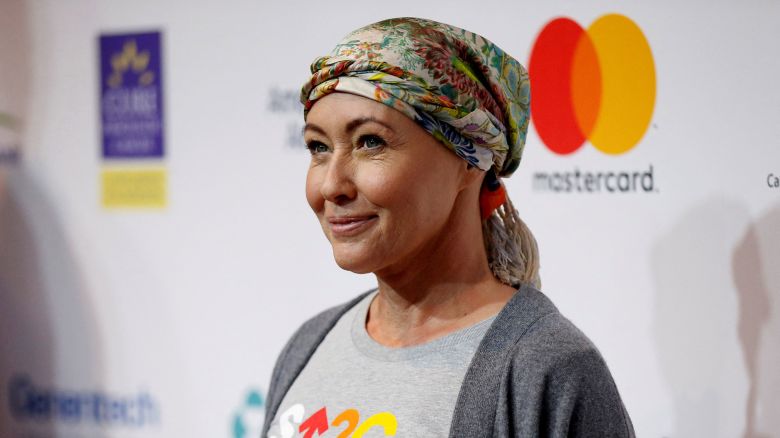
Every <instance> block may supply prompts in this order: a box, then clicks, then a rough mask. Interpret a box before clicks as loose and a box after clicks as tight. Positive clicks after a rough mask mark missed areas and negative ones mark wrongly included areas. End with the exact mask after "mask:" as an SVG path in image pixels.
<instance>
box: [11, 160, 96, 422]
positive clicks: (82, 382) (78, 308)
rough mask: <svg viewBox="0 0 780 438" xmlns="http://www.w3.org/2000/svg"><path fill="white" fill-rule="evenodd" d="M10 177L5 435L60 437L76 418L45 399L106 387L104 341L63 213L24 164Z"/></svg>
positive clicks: (12, 170)
mask: <svg viewBox="0 0 780 438" xmlns="http://www.w3.org/2000/svg"><path fill="white" fill-rule="evenodd" d="M5 173H6V174H5V177H6V178H5V179H6V180H5V187H4V188H2V189H3V191H2V192H0V379H2V380H0V385H1V386H2V388H3V391H2V399H0V436H2V437H15V436H35V437H49V436H57V432H58V430H65V429H67V430H73V428H72V427H73V424H72V422H73V417H71V418H69V419H67V420H65V422H62V418H60V414H58V413H57V409H58V408H57V407H56V406H52V404H51V403H49V404H47V402H46V401H45V400H44V399H42V397H41V396H42V395H44V394H45V393H46V391H50V390H56V391H59V392H61V393H64V392H67V391H69V390H72V389H77V388H83V387H85V386H86V387H92V388H94V387H96V386H97V385H100V384H101V383H102V381H103V373H102V370H103V366H102V363H101V362H102V357H103V354H102V351H101V346H102V345H103V344H102V342H101V339H100V337H99V330H98V327H97V322H96V320H95V313H94V312H95V310H94V309H93V308H92V306H91V303H90V301H89V297H88V296H86V295H85V292H84V285H83V282H82V280H81V276H80V272H81V270H80V269H79V267H78V265H77V264H76V258H75V256H74V254H73V253H72V250H71V247H72V243H71V242H69V241H68V240H67V238H66V236H65V234H64V229H63V227H62V225H61V224H60V223H59V220H58V212H57V211H56V209H54V208H53V206H52V205H51V203H50V202H49V201H48V199H47V198H46V196H45V194H44V193H42V192H41V190H40V189H39V188H38V186H37V184H36V182H35V181H33V180H32V178H30V177H29V175H27V174H26V171H25V169H24V167H23V166H20V167H19V168H16V169H11V170H7V172H5ZM19 382H26V383H28V384H29V385H27V386H20V384H19ZM20 388H22V389H20ZM12 398H13V400H12ZM65 423H70V424H65ZM76 426H78V425H76Z"/></svg>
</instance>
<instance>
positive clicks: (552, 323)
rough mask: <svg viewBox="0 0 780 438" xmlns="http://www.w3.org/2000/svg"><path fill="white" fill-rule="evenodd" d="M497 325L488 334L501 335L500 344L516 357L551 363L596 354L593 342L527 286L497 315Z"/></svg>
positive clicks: (546, 299)
mask: <svg viewBox="0 0 780 438" xmlns="http://www.w3.org/2000/svg"><path fill="white" fill-rule="evenodd" d="M496 325H497V326H499V327H495V329H497V330H491V332H492V333H489V334H488V335H489V336H490V335H492V336H495V337H498V338H504V339H502V341H503V342H502V343H504V344H505V345H504V347H505V348H509V349H511V350H512V353H513V354H512V356H513V358H514V359H515V360H518V359H527V360H533V361H535V362H542V363H548V364H550V365H553V364H560V362H561V361H568V360H570V359H572V358H576V357H581V356H583V355H584V356H588V355H592V354H594V353H595V354H598V350H597V349H596V347H595V345H594V344H593V342H591V340H590V339H589V338H588V337H587V336H586V335H585V334H584V333H583V332H582V331H581V330H580V329H579V328H577V327H576V326H575V325H574V324H573V323H572V322H571V321H570V320H569V319H568V318H566V317H565V316H564V315H562V314H561V313H560V312H559V311H558V308H557V307H556V306H555V305H554V304H553V303H552V301H551V300H550V299H549V298H547V296H546V295H545V294H544V293H542V292H541V291H539V290H538V289H536V288H534V287H533V286H530V285H524V286H522V287H521V288H520V289H519V290H518V292H517V294H515V296H514V297H513V298H512V299H511V300H510V301H509V302H508V303H507V305H506V307H505V308H504V310H502V312H501V313H500V314H499V316H498V318H497V321H496ZM510 344H511V345H510ZM542 363H537V365H541V364H542Z"/></svg>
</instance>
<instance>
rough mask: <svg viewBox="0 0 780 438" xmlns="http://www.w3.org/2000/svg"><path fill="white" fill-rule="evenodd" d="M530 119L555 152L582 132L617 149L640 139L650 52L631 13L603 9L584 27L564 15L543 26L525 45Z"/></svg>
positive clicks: (646, 113)
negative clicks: (531, 42)
mask: <svg viewBox="0 0 780 438" xmlns="http://www.w3.org/2000/svg"><path fill="white" fill-rule="evenodd" d="M528 74H529V76H530V78H531V95H532V96H533V99H531V119H532V120H533V124H534V126H535V128H536V132H537V133H538V134H539V137H540V138H541V140H542V141H543V142H544V144H545V145H546V146H547V147H548V148H549V149H550V150H551V151H553V152H555V153H557V154H561V155H567V154H571V153H572V152H574V151H576V150H578V149H580V148H581V147H582V145H583V144H584V143H585V141H586V140H588V141H590V143H591V144H592V145H593V146H594V147H595V148H596V149H598V150H600V151H602V152H604V153H607V154H613V155H617V154H622V153H624V152H627V151H629V150H631V149H632V148H633V147H634V146H636V144H637V143H638V142H639V140H641V139H642V137H643V136H644V134H645V132H646V131H647V128H648V126H649V125H650V119H651V117H652V115H653V109H654V107H655V93H656V78H655V64H654V62H653V54H652V52H651V51H650V45H649V44H648V42H647V39H646V38H645V36H644V34H643V33H642V31H641V29H639V27H638V26H637V25H636V24H635V23H634V22H633V21H631V19H629V18H627V17H625V16H623V15H619V14H609V15H604V16H602V17H601V18H599V19H597V20H596V21H594V22H593V24H591V25H590V27H588V28H587V29H583V28H582V27H581V26H580V25H579V24H577V23H576V22H575V21H573V20H571V19H569V18H557V19H555V20H552V21H550V22H549V23H547V25H545V26H544V28H543V29H542V31H541V32H540V33H539V36H538V37H537V38H536V41H535V43H534V45H533V48H532V49H531V59H530V60H529V62H528Z"/></svg>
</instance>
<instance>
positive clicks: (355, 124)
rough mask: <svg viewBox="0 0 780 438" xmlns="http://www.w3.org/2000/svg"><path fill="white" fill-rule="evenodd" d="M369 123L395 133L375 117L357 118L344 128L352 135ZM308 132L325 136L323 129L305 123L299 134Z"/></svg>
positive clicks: (390, 127)
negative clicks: (361, 126)
mask: <svg viewBox="0 0 780 438" xmlns="http://www.w3.org/2000/svg"><path fill="white" fill-rule="evenodd" d="M370 122H373V123H377V124H379V125H382V126H384V127H385V128H387V129H389V130H390V131H391V132H395V130H393V127H392V126H390V125H389V124H387V123H385V122H383V121H381V120H379V119H377V118H375V117H371V116H369V117H358V118H357V119H353V120H351V121H349V123H347V125H346V126H345V127H344V128H345V130H346V131H347V133H352V131H354V130H355V129H357V128H358V127H359V126H360V125H363V124H366V123H370ZM309 130H311V131H314V132H317V133H319V134H322V135H326V134H325V130H324V129H322V128H321V127H319V126H318V125H316V124H314V123H309V122H307V123H306V125H304V127H303V130H302V131H301V132H306V131H309Z"/></svg>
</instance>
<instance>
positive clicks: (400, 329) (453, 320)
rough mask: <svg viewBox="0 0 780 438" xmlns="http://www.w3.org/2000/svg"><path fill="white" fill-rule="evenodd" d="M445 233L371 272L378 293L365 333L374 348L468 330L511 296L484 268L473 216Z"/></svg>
mask: <svg viewBox="0 0 780 438" xmlns="http://www.w3.org/2000/svg"><path fill="white" fill-rule="evenodd" d="M456 220H459V221H464V219H463V218H456ZM469 227H471V228H474V227H477V230H476V231H475V230H474V229H470V230H464V228H469ZM445 230H447V231H446V235H445V233H442V234H443V235H442V236H440V238H439V239H438V241H434V242H431V243H430V245H429V246H428V248H423V249H421V250H420V251H419V254H418V255H416V256H415V257H410V258H409V259H408V260H407V262H406V263H405V264H404V266H396V267H394V268H393V269H392V270H390V269H388V270H385V271H383V272H377V273H376V276H377V281H378V283H379V293H378V295H377V298H376V299H375V300H374V301H373V302H372V303H371V306H370V308H369V315H368V319H367V323H366V329H367V330H368V333H369V335H370V336H371V337H372V338H373V339H374V340H376V341H377V342H379V343H380V344H383V345H387V346H391V347H403V346H410V345H417V344H421V343H424V342H427V341H430V340H433V339H436V338H438V337H441V336H444V335H446V334H448V333H451V332H453V331H456V330H459V329H461V328H465V327H469V326H471V325H473V324H476V323H477V322H479V321H482V320H484V319H486V318H489V317H490V316H492V315H494V314H496V313H498V312H499V311H500V310H501V309H502V308H503V306H504V305H505V304H506V302H507V301H509V299H510V298H511V297H512V295H513V294H514V293H515V289H514V288H512V287H510V286H507V285H505V284H503V283H501V282H500V281H498V280H497V279H496V278H495V277H494V276H493V273H492V272H491V270H490V267H489V266H488V263H487V255H486V253H485V249H484V243H483V242H482V229H481V222H479V218H478V217H477V218H476V220H475V218H466V219H465V223H457V224H456V223H451V224H449V225H448V226H447V227H445Z"/></svg>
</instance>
